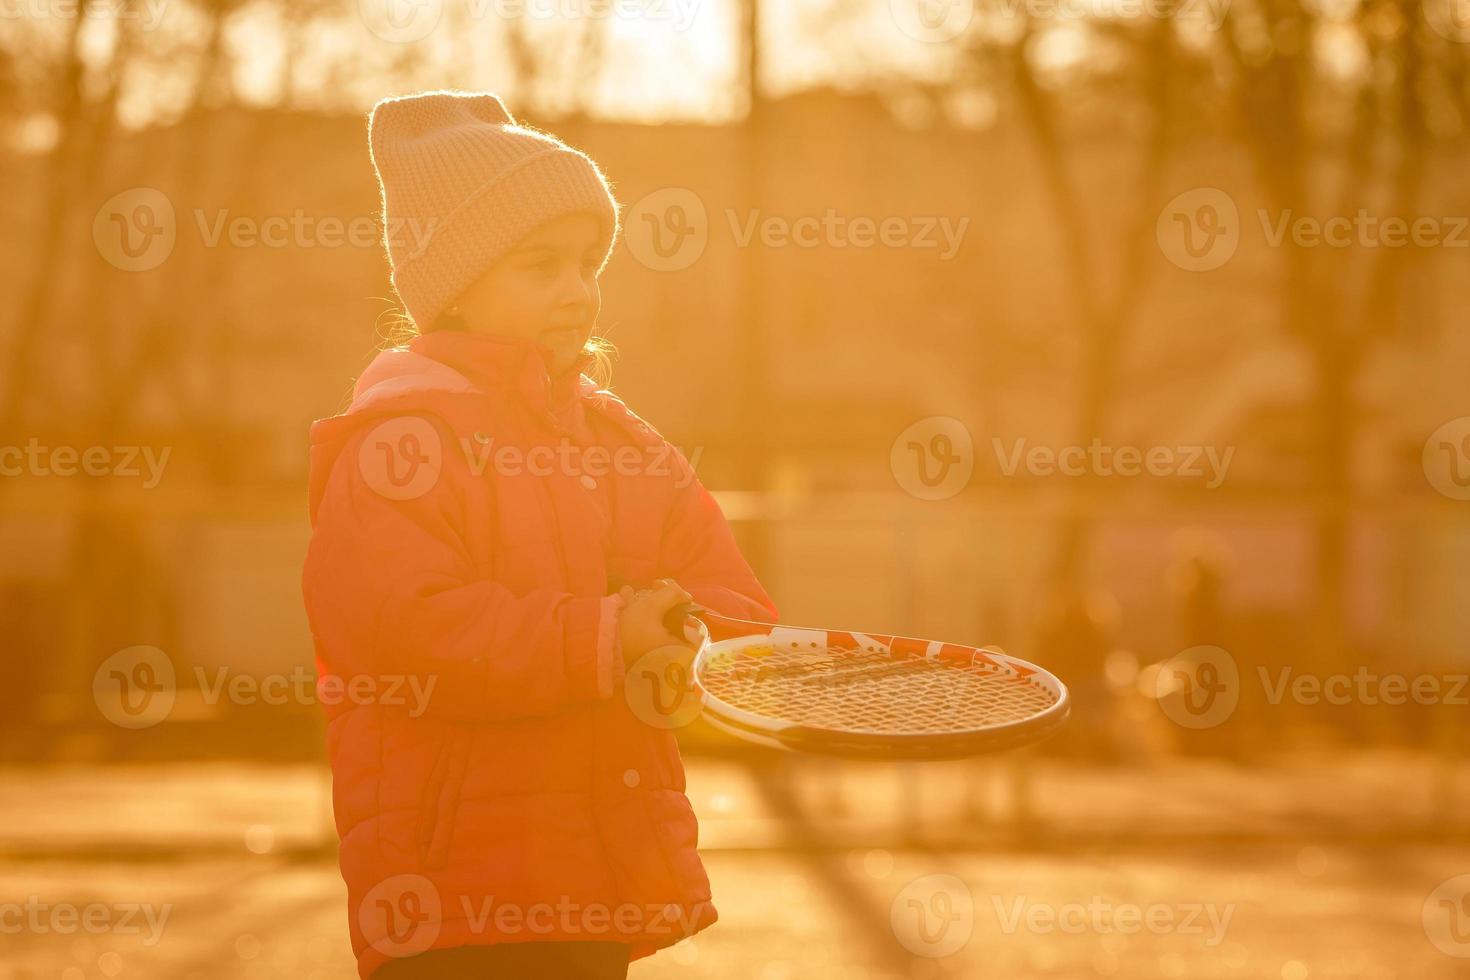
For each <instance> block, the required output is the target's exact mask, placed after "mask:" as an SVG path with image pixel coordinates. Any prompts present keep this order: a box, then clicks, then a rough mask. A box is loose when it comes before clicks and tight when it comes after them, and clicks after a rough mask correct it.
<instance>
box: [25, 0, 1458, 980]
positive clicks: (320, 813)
mask: <svg viewBox="0 0 1470 980" xmlns="http://www.w3.org/2000/svg"><path fill="white" fill-rule="evenodd" d="M427 88H462V89H472V90H490V91H494V92H496V93H497V94H499V95H501V97H502V98H503V99H504V100H505V102H506V103H507V105H509V106H510V108H511V110H512V111H513V112H514V113H516V114H517V116H518V117H520V118H523V119H524V120H526V121H529V122H530V123H532V124H534V125H537V126H540V127H543V128H546V129H548V130H550V131H552V132H554V133H556V134H557V135H558V136H560V137H562V138H563V139H565V140H567V141H568V142H570V143H572V144H573V145H575V146H577V147H579V148H581V149H583V150H585V151H586V152H588V153H589V154H590V155H591V156H592V157H593V158H594V159H596V160H597V161H598V162H599V163H600V164H601V165H602V167H603V169H604V171H605V172H606V173H607V174H608V176H609V178H610V179H611V180H612V181H613V183H614V185H615V189H616V192H617V194H618V196H619V198H620V200H622V201H623V202H625V203H626V205H627V211H626V213H625V219H624V220H625V229H626V236H625V238H624V239H623V241H622V243H621V244H620V245H619V246H618V248H617V250H616V252H615V254H614V257H613V259H612V261H611V263H610V264H609V266H608V267H607V270H606V272H605V273H604V276H603V280H602V285H603V295H604V305H603V313H602V319H601V327H600V331H599V332H600V333H602V334H603V335H605V336H606V337H607V338H608V339H610V340H611V341H612V342H613V343H614V344H616V346H617V347H618V349H619V351H620V359H619V360H618V361H617V363H616V366H615V370H614V375H613V383H612V387H613V390H614V391H616V392H617V393H618V394H619V395H620V396H621V397H623V398H624V399H625V400H626V401H627V402H628V403H629V404H630V405H631V406H632V407H633V408H634V409H635V410H636V411H638V412H639V413H640V414H642V415H644V416H645V417H647V418H648V419H649V420H650V421H652V422H653V423H654V424H655V425H657V426H658V427H659V428H660V429H661V430H662V431H663V432H664V434H665V435H666V436H667V437H668V438H669V439H670V440H671V441H673V442H674V443H676V444H677V445H678V446H680V447H681V448H682V449H683V450H684V451H685V453H686V455H689V456H690V458H691V459H692V460H693V461H694V462H695V464H696V467H697V470H698V472H699V475H700V477H701V479H702V481H703V482H704V483H705V485H706V486H708V487H709V488H710V489H711V490H713V491H715V493H716V496H717V497H718V499H719V500H720V503H721V506H722V507H723V509H724V511H725V513H726V516H727V517H728V518H729V519H730V521H731V524H732V526H733V527H734V528H735V531H736V534H737V536H738V538H739V540H740V543H741V545H742V549H743V550H744V552H745V554H746V556H747V557H748V558H749V560H750V561H751V563H752V565H753V566H754V567H755V568H756V570H757V572H758V574H759V575H760V577H761V580H762V582H763V583H764V584H765V585H766V587H767V589H768V591H769V592H770V593H771V595H772V596H773V598H774V599H775V601H776V603H777V605H778V606H779V607H780V609H781V613H782V617H783V620H784V621H786V622H789V623H793V624H807V625H832V626H844V627H851V628H868V629H871V630H873V631H875V632H885V633H894V632H897V633H904V634H908V635H913V636H921V637H929V638H938V639H945V640H951V641H955V642H963V643H972V644H976V645H979V644H992V645H996V646H999V647H1001V648H1003V649H1005V650H1007V651H1009V652H1011V653H1014V654H1017V655H1019V656H1022V657H1026V658H1028V659H1034V660H1036V661H1038V662H1040V663H1043V664H1045V665H1047V666H1049V667H1050V668H1052V669H1053V670H1054V671H1055V672H1057V673H1058V674H1059V675H1061V676H1062V677H1063V678H1064V679H1065V680H1066V681H1067V682H1068V683H1069V684H1070V685H1071V688H1072V691H1073V695H1074V697H1075V709H1074V716H1073V720H1072V722H1071V724H1070V726H1069V728H1068V730H1067V731H1066V732H1065V733H1064V734H1062V735H1060V736H1058V737H1057V738H1056V739H1054V740H1053V741H1051V742H1049V743H1047V744H1046V745H1044V746H1041V747H1039V748H1036V749H1030V750H1025V751H1022V752H1018V753H1013V754H1011V755H1007V756H1003V757H995V758H988V759H982V760H976V761H972V762H962V763H960V762H956V763H931V764H907V765H875V764H858V763H853V762H838V761H828V760H820V759H811V758H802V757H796V756H785V755H777V754H773V753H769V752H766V751H763V750H757V749H754V748H751V747H748V746H742V745H739V744H736V743H733V742H730V741H728V740H726V739H725V738H723V737H722V736H720V735H719V734H717V733H715V732H713V731H712V730H709V729H707V728H706V727H705V726H704V725H703V724H702V723H696V724H695V725H692V726H690V727H689V728H687V729H685V730H683V731H682V732H681V733H680V739H681V743H682V746H683V751H684V755H685V760H686V765H687V768H688V784H689V795H690V797H691V799H692V800H693V803H694V806H695V809H696V811H697V812H698V814H699V815H700V821H701V838H700V843H701V845H702V848H703V851H704V854H705V860H706V865H707V867H708V869H709V872H710V877H711V880H712V884H713V888H714V895H715V901H716V904H717V905H718V907H719V908H720V911H721V919H722V921H721V923H720V925H719V926H718V927H716V928H714V929H711V930H709V931H707V932H705V933H701V934H700V935H699V936H696V937H695V938H694V939H692V940H689V941H686V942H684V943H681V944H679V945H678V946H676V947H674V948H672V949H671V950H668V951H665V952H662V953H660V954H658V955H657V956H655V957H653V958H652V959H649V960H644V961H640V962H639V963H637V964H635V965H634V966H633V967H632V969H631V970H630V977H633V978H646V980H657V978H664V977H675V976H678V977H709V978H724V977H730V978H736V977H739V978H752V977H753V978H758V980H785V978H795V977H804V976H812V975H816V976H822V975H832V976H843V977H850V978H874V980H876V978H898V977H904V978H909V977H912V978H937V977H978V976H1001V977H1086V976H1101V977H1114V976H1116V977H1126V978H1153V977H1267V978H1278V977H1279V978H1281V980H1306V978H1322V977H1450V976H1461V975H1465V974H1466V973H1467V972H1470V846H1467V845H1470V829H1467V821H1466V814H1467V813H1470V764H1467V761H1466V756H1467V751H1466V749H1467V740H1470V724H1467V722H1466V716H1467V713H1470V712H1467V707H1470V684H1467V682H1466V678H1467V674H1470V652H1467V649H1466V636H1467V634H1470V602H1467V601H1466V598H1465V585H1466V582H1467V573H1470V502H1467V501H1470V393H1467V385H1466V365H1467V364H1470V330H1467V327H1470V320H1467V316H1466V312H1465V311H1466V309H1467V306H1470V274H1467V273H1470V217H1467V216H1470V167H1467V163H1470V140H1467V136H1470V133H1467V129H1470V6H1467V4H1466V0H1423V2H1422V3H1419V2H1408V0H1393V2H1380V0H1311V2H1297V0H1273V2H1269V3H1267V2H1262V0H987V2H981V0H947V2H941V0H791V2H787V3H780V4H778V3H773V2H769V0H764V2H762V0H604V2H597V0H524V2H516V0H479V2H466V3H440V2H437V0H412V2H410V0H361V2H346V0H310V2H305V0H298V2H292V3H281V2H268V0H256V2H233V0H229V2H200V0H194V2H185V0H151V2H141V0H140V2H134V0H107V2H103V0H93V2H86V0H71V2H66V0H10V2H3V3H0V159H3V174H4V176H5V179H4V180H3V182H0V258H3V261H0V288H3V290H4V292H5V294H6V296H7V297H8V301H7V302H5V303H4V304H3V305H0V617H3V618H0V623H3V627H4V630H3V639H0V643H3V650H4V667H5V676H4V681H3V683H0V853H3V858H4V860H3V863H0V926H3V928H0V977H17V978H33V977H34V978H40V977H57V976H60V977H63V978H67V980H81V978H91V977H123V978H128V977H139V978H145V977H146V978H163V980H172V978H188V977H200V978H204V977H208V978H211V980H213V978H237V977H238V978H246V977H249V978H256V977H287V976H288V977H320V978H328V977H350V976H353V975H354V968H353V962H352V956H351V950H350V948H349V946H348V942H347V930H346V919H345V914H346V908H345V892H344V890H343V888H342V883H341V880H340V877H339V876H338V872H337V868H336V838H335V835H334V833H333V830H332V823H331V809H330V808H331V803H330V775H329V773H328V771H327V769H326V765H325V747H324V744H323V726H322V719H321V707H320V705H318V704H317V703H315V699H314V696H313V694H312V691H311V680H312V677H313V673H312V671H313V667H312V647H311V637H310V634H309V631H308V629H307V626H306V620H305V615H304V612H303V609H302V604H301V599H300V589H299V577H300V567H301V561H302V558H303V554H304V549H305V544H306V541H307V538H308V535H309V527H308V523H307V515H306V499H305V483H306V466H307V427H308V425H309V424H310V422H311V421H312V420H313V419H316V418H320V417H324V416H328V415H331V414H334V413H335V412H337V411H339V410H341V408H343V407H344V404H345V398H346V396H347V395H348V393H349V392H350V388H351V383H352V380H353V378H355V377H356V376H357V374H358V373H359V372H360V371H361V370H362V368H363V367H364V366H365V365H366V364H367V362H368V361H369V360H370V359H371V357H372V355H373V353H374V352H375V350H376V349H377V348H379V347H381V346H384V344H385V343H386V341H385V337H386V335H387V334H388V332H389V329H390V328H391V326H392V325H393V323H394V320H395V310H397V309H398V307H397V306H396V303H395V300H394V297H393V295H392V290H391V286H390V284H389V282H388V269H387V263H386V259H385V256H384V253H383V248H382V237H383V234H384V231H385V230H384V229H383V228H382V227H381V225H380V224H379V223H378V220H377V214H376V213H377V208H378V199H377V188H376V183H375V180H374V177H373V172H372V168H371V164H370V162H369V158H368V152H367V144H366V112H367V110H368V108H369V107H370V106H371V105H372V103H373V102H374V101H375V100H376V99H378V98H381V97H383V96H386V95H392V94H399V93H405V92H410V91H415V90H420V89H427ZM414 231H415V230H414V229H399V230H397V232H398V233H403V234H412V233H414ZM389 233H395V232H394V230H389ZM119 678H127V679H131V680H132V681H134V682H136V683H138V684H141V685H142V688H141V690H144V691H151V692H153V695H154V696H153V697H152V699H151V700H148V699H147V697H146V696H145V701H147V703H145V704H141V705H140V704H138V703H130V702H129V701H128V699H127V697H126V695H123V694H119V688H120V686H125V685H123V684H122V682H120V680H119ZM130 909H131V912H129V910H130ZM915 909H918V910H919V911H918V917H917V918H915V915H914V911H913V910H915ZM931 914H932V915H933V916H935V918H933V919H932V921H931V920H930V919H929V918H926V916H929V915H931ZM150 923H152V924H151V925H150ZM1140 923H1143V924H1142V925H1140Z"/></svg>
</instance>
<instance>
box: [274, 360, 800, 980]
mask: <svg viewBox="0 0 1470 980" xmlns="http://www.w3.org/2000/svg"><path fill="white" fill-rule="evenodd" d="M549 358H550V352H549V351H548V350H546V349H545V348H543V347H541V346H540V345H538V344H535V343H533V342H530V341H524V340H508V339H504V338H498V337H492V336H489V335H485V334H475V333H467V332H437V333H433V334H429V335H426V336H423V337H418V338H416V339H415V340H414V341H413V342H412V343H411V344H409V346H408V347H407V348H406V349H395V350H390V351H385V352H383V353H382V354H380V355H379V356H378V357H377V358H376V359H375V360H374V361H373V363H372V364H371V365H370V367H369V368H368V370H367V371H365V372H364V373H363V376H362V377H361V378H360V379H359V380H358V383H357V386H356V389H355V392H354V398H353V401H352V404H351V407H350V408H349V409H348V410H347V411H346V412H345V413H343V414H341V415H337V416H334V417H332V418H328V419H322V420H319V421H317V422H316V423H314V424H313V425H312V428H311V486H310V506H311V520H312V529H313V532H312V538H311V543H310V546H309V548H308V551H307V557H306V563H305V569H304V573H303V582H302V584H303V592H304V596H305V600H306V609H307V614H308V619H309V621H310V624H311V629H312V633H313V636H314V638H315V643H316V656H317V671H318V696H319V700H320V701H321V703H322V704H323V705H324V707H325V709H326V711H327V716H328V727H327V738H328V749H329V754H330V757H331V764H332V775H333V806H334V813H335V818H336V825H337V832H338V834H339V835H340V837H341V850H340V857H341V867H342V875H343V878H344V879H345V880H346V883H347V892H348V899H349V909H348V923H349V929H350V932H351V938H352V946H353V950H354V952H355V953H356V954H357V962H358V973H359V975H360V976H361V977H363V978H364V980H366V978H367V977H369V976H371V974H372V973H373V971H374V970H375V969H377V968H378V967H379V966H381V965H382V964H383V963H384V962H386V961H388V960H389V959H391V958H393V957H400V956H408V955H413V954H415V953H418V952H422V951H424V950H427V949H435V948H443V947H451V946H462V945H477V944H489V943H499V942H523V941H533V940H572V941H576V940H600V941H606V940H615V941H621V942H626V943H628V944H629V958H630V960H636V959H639V958H641V957H644V956H648V955H650V954H652V953H653V952H654V951H656V950H658V949H660V948H662V947H665V946H668V945H671V944H673V943H675V942H677V941H678V940H680V939H681V938H683V937H684V936H686V935H692V934H694V933H695V932H698V931H699V930H701V929H704V928H705V927H707V926H709V925H710V924H711V923H713V922H714V921H715V919H716V911H715V907H714V905H713V903H712V902H711V900H710V887H709V879H708V877H707V876H706V874H705V870H704V866H703V864H702V863H701V862H700V859H699V855H698V852H697V850H696V844H697V842H698V825H697V823H696V820H695V816H694V811H693V809H692V808H691V807H690V804H689V800H688V798H687V797H686V796H685V795H684V768H683V764H682V762H681V761H680V758H679V750H678V744H677V742H676V741H675V738H674V734H673V731H672V730H671V726H670V725H660V724H656V723H649V722H648V721H645V720H640V716H641V717H642V718H645V719H646V718H648V711H647V710H646V708H645V709H644V710H639V707H638V705H637V704H636V699H630V698H627V697H625V696H624V680H625V677H626V668H625V667H624V665H623V659H622V651H621V647H620V643H619V641H618V629H617V619H618V615H619V612H620V610H621V608H622V606H623V605H624V602H623V599H622V598H621V597H620V596H618V595H617V594H616V593H617V590H618V587H619V586H620V585H622V584H624V583H628V584H635V585H636V584H646V583H649V582H651V581H652V580H654V579H656V578H661V577H670V578H673V579H675V580H676V581H678V582H679V584H680V585H682V586H683V587H684V588H685V589H686V590H687V591H689V592H690V593H692V594H693V596H694V599H695V601H697V602H699V603H700V604H702V605H704V606H707V607H709V608H711V609H713V610H715V611H717V612H721V613H725V614H727V615H730V616H735V617H740V618H744V619H755V620H760V621H763V622H774V621H776V619H777V618H778V614H777V610H776V607H775V605H774V604H773V603H772V602H771V599H770V597H769V596H767V595H766V593H765V591H764V590H763V589H762V588H761V586H760V583H759V582H757V581H756V578H755V575H754V574H753V573H752V572H751V569H750V566H749V565H748V564H747V563H746V561H745V560H744V559H743V558H742V557H741V555H740V552H739V550H738V549H737V548H736V545H735V540H734V537H733V535H732V534H731V532H730V528H729V525H728V524H727V523H726V522H725V518H724V515H723V514H722V513H721V511H720V508H719V506H718V504H717V503H716V502H715V501H714V499H713V498H712V497H711V496H710V494H709V492H708V491H707V490H705V488H704V487H703V486H702V485H701V484H700V483H699V481H698V480H697V479H695V477H694V473H693V470H692V468H691V467H690V465H689V463H688V460H687V459H686V458H685V456H684V455H683V453H681V452H679V451H678V450H677V449H675V448H674V447H672V446H671V445H670V444H669V443H668V442H666V441H665V440H664V438H663V437H662V436H661V435H659V433H658V432H656V431H655V430H654V429H653V428H651V427H650V426H649V425H648V424H647V423H645V422H644V421H643V420H641V419H640V418H638V416H636V415H634V414H633V413H632V412H631V411H630V410H629V409H628V408H627V407H626V406H625V405H624V404H623V403H622V402H621V401H620V400H619V399H617V398H616V397H614V396H613V395H612V394H611V393H610V392H608V391H605V390H599V389H598V388H597V386H596V385H595V384H594V383H593V382H592V381H591V380H590V379H589V378H588V377H586V375H585V374H583V373H582V370H581V369H583V368H585V367H587V365H588V363H589V362H590V357H589V356H588V355H585V354H584V355H582V357H581V359H580V360H579V362H578V364H577V367H576V369H575V370H573V371H570V372H568V373H566V374H564V375H559V376H556V377H553V376H552V375H551V374H550V372H549V370H548V365H549V363H550V362H549ZM629 690H630V691H631V690H632V685H629Z"/></svg>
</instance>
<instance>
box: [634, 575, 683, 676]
mask: <svg viewBox="0 0 1470 980" xmlns="http://www.w3.org/2000/svg"><path fill="white" fill-rule="evenodd" d="M618 594H619V595H621V596H623V597H624V598H625V599H627V600H628V604H627V605H626V606H624V607H623V611H622V614H621V616H620V618H619V621H618V635H619V636H620V638H621V639H622V644H623V662H624V663H625V664H631V663H632V662H633V661H635V660H637V659H638V658H639V657H641V656H643V655H644V654H645V653H647V652H648V651H650V650H657V649H658V648H659V647H667V646H682V647H687V646H689V641H688V640H686V639H684V638H683V637H680V636H675V635H674V634H673V633H670V632H669V631H668V628H667V627H666V626H664V622H663V620H664V616H665V615H666V614H667V613H668V611H669V610H670V609H673V608H674V607H675V606H677V605H680V604H681V603H685V602H693V601H694V597H693V596H691V595H690V594H689V593H688V592H685V591H684V589H683V588H682V587H681V586H680V585H679V583H678V582H675V581H674V580H673V579H671V578H661V579H659V580H658V581H657V582H656V583H655V585H654V587H653V588H652V589H648V590H645V591H641V592H640V591H637V590H635V589H634V588H633V587H632V586H630V585H625V586H623V587H622V588H621V589H619V590H618Z"/></svg>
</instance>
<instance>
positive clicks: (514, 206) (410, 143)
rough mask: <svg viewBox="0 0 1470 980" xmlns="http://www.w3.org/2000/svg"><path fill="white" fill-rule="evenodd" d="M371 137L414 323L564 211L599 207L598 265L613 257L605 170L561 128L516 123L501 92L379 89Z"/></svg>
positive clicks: (387, 229)
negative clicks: (385, 94)
mask: <svg viewBox="0 0 1470 980" xmlns="http://www.w3.org/2000/svg"><path fill="white" fill-rule="evenodd" d="M368 145H369V147H370V150H371V153H372V160H373V169H374V170H375V171H376V172H377V175H378V184H379V187H380V188H381V192H382V207H383V226H384V242H385V244H386V245H387V249H388V262H389V264H390V265H391V266H392V268H393V287H394V288H395V289H396V290H397V291H398V296H399V298H400V299H402V300H403V305H404V306H405V307H407V309H408V313H409V316H411V317H413V320H414V323H416V324H417V325H418V327H419V329H421V330H423V329H427V328H428V327H429V325H430V324H432V323H433V322H434V320H435V319H437V318H438V316H439V314H440V313H441V312H443V310H444V309H445V308H446V307H448V306H449V305H450V304H452V303H453V302H454V298H455V297H456V296H458V295H459V294H460V293H461V292H463V291H464V290H465V289H466V288H467V287H468V286H469V285H470V284H471V283H473V282H474V281H475V280H476V279H478V278H479V277H480V276H481V275H483V274H484V272H485V270H486V269H488V268H489V267H490V265H491V264H492V263H494V261H495V260H496V259H497V258H499V257H500V256H501V255H502V254H504V253H505V252H506V251H508V250H509V249H510V248H511V247H512V246H513V245H515V243H516V242H517V241H519V240H520V239H521V238H523V237H524V236H526V235H527V234H529V233H531V232H532V231H535V230H536V228H538V227H539V226H541V225H543V224H545V223H546V222H547V221H550V220H552V219H553V218H558V217H561V216H562V215H564V214H570V213H574V212H589V213H591V214H593V215H594V216H596V218H597V220H598V223H599V225H600V228H601V236H600V238H599V242H600V244H601V246H602V261H601V262H600V263H599V265H598V272H599V273H600V272H601V271H602V268H603V267H604V266H606V265H607V260H608V258H609V256H610V255H611V254H612V246H613V243H614V241H616V239H617V234H618V224H619V219H618V208H619V205H618V202H617V199H616V198H614V197H613V194H612V190H611V188H610V187H609V186H608V183H607V179H606V178H605V177H603V175H602V171H601V170H599V169H598V167H597V164H595V163H593V162H592V160H591V159H589V158H588V157H587V156H586V155H585V154H583V153H581V152H580V151H578V150H575V149H573V148H572V147H570V146H567V145H566V144H565V143H563V142H561V141H560V140H558V139H557V138H556V137H554V136H551V135H550V134H548V133H542V132H539V131H537V130H535V129H531V128H528V127H524V126H521V125H519V124H517V123H516V121H515V119H514V118H513V117H512V116H511V114H510V112H509V111H508V110H507V109H506V108H505V105H504V104H503V103H502V102H501V101H500V99H498V98H497V97H496V96H494V95H491V94H490V93H488V92H483V93H479V92H447V91H440V92H420V93H416V94H414V95H404V96H398V97H396V98H389V99H383V100H382V101H381V102H379V103H378V104H377V105H375V106H373V111H372V116H371V117H370V118H369V120H368ZM403 228H408V229H411V230H412V234H405V233H403V232H402V231H401V230H400V229H403Z"/></svg>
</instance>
